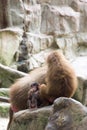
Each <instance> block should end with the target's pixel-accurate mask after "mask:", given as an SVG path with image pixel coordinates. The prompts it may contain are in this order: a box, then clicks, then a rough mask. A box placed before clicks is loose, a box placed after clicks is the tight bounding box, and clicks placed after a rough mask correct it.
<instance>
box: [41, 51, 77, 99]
mask: <svg viewBox="0 0 87 130" xmlns="http://www.w3.org/2000/svg"><path fill="white" fill-rule="evenodd" d="M47 65H48V69H47V75H46V85H44V84H43V85H41V87H40V96H41V97H42V98H43V99H50V98H52V99H53V100H54V99H56V98H58V97H72V96H73V94H74V93H75V91H76V88H77V77H76V74H75V72H74V69H73V67H72V66H71V64H70V63H69V62H68V60H67V59H66V58H65V57H64V55H63V54H62V53H61V52H60V51H54V52H52V53H51V54H50V55H49V56H48V58H47Z"/></svg>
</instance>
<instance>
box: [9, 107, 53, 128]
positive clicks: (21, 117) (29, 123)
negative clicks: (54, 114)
mask: <svg viewBox="0 0 87 130" xmlns="http://www.w3.org/2000/svg"><path fill="white" fill-rule="evenodd" d="M51 111H52V108H50V107H45V108H40V109H36V110H24V111H20V112H17V113H15V115H14V119H13V121H12V123H11V127H10V130H27V129H29V130H44V128H45V126H46V123H47V121H48V117H49V114H50V113H51Z"/></svg>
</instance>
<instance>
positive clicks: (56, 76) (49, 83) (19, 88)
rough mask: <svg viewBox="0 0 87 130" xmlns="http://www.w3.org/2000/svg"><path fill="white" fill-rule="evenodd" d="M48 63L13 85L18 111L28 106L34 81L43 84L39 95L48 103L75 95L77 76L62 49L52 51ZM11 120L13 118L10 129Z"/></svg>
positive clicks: (11, 92) (12, 104) (14, 102)
mask: <svg viewBox="0 0 87 130" xmlns="http://www.w3.org/2000/svg"><path fill="white" fill-rule="evenodd" d="M47 65H48V66H45V67H41V68H39V69H36V70H34V71H33V72H31V73H30V74H29V76H27V77H23V78H20V79H19V80H18V81H16V82H15V83H14V84H13V85H12V86H11V89H10V99H11V100H10V102H11V107H15V108H17V111H19V110H23V109H26V108H27V100H28V92H29V90H30V86H31V84H32V83H33V82H37V83H39V84H42V85H40V89H39V91H40V92H39V93H40V95H39V96H40V98H41V100H42V101H43V102H46V103H47V104H49V103H48V102H49V101H51V102H52V103H53V101H54V100H55V99H56V98H58V97H72V96H73V94H74V93H75V91H76V88H77V77H76V75H75V72H74V69H73V67H72V66H71V64H70V63H69V62H68V61H67V60H66V58H65V57H64V55H63V54H62V53H61V52H60V51H55V52H52V53H51V54H50V55H49V56H48V58H47ZM45 84H46V85H45ZM47 101H48V102H47ZM43 104H44V103H43ZM11 120H12V118H10V121H9V124H8V129H9V127H10V123H11Z"/></svg>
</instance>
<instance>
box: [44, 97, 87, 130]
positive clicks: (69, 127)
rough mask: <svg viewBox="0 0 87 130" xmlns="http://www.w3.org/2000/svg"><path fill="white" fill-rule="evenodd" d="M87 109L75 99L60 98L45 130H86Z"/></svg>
mask: <svg viewBox="0 0 87 130" xmlns="http://www.w3.org/2000/svg"><path fill="white" fill-rule="evenodd" d="M86 123H87V108H86V107H84V106H83V105H82V104H80V103H79V102H77V101H75V100H73V99H67V98H59V99H57V100H56V101H55V102H54V109H53V114H52V115H51V116H50V118H49V121H48V124H47V126H46V128H45V130H86V129H87V126H86Z"/></svg>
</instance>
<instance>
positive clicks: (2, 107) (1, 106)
mask: <svg viewBox="0 0 87 130" xmlns="http://www.w3.org/2000/svg"><path fill="white" fill-rule="evenodd" d="M9 108H10V104H9V103H1V102H0V117H8V116H9V114H8V113H9Z"/></svg>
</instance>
